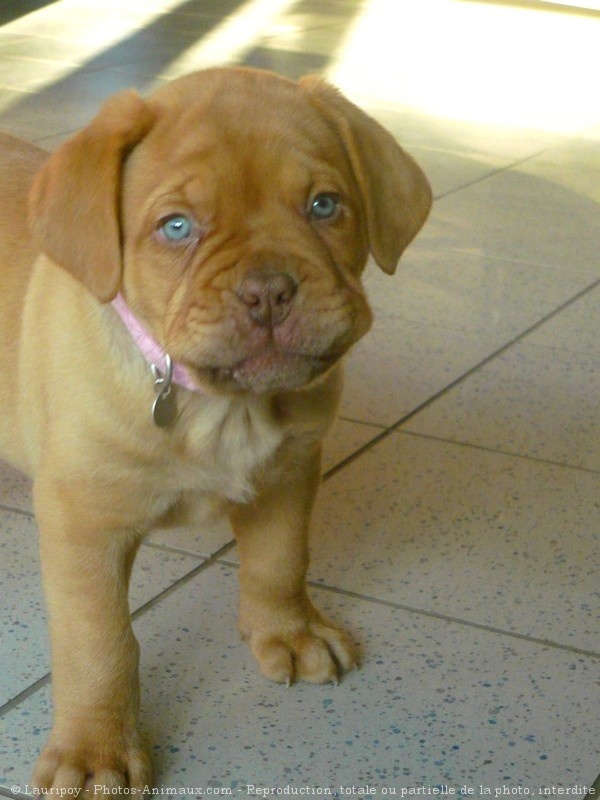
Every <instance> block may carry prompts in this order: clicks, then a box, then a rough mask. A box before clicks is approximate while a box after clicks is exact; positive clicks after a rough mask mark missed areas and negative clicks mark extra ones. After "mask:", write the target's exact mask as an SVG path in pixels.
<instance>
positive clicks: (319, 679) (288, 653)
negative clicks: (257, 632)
mask: <svg viewBox="0 0 600 800" xmlns="http://www.w3.org/2000/svg"><path fill="white" fill-rule="evenodd" d="M251 647H252V652H253V654H254V657H255V658H256V660H257V661H258V664H259V667H260V670H261V672H262V674H263V675H264V676H265V677H267V678H269V679H270V680H272V681H276V682H277V683H285V684H288V685H289V684H291V683H293V682H294V681H295V680H303V681H308V682H309V683H337V682H338V680H339V678H340V675H341V674H342V673H343V672H347V671H348V670H351V669H354V667H356V666H357V655H356V648H355V646H354V644H353V643H352V641H351V640H350V638H349V637H348V636H347V635H346V634H345V633H344V632H343V631H341V630H339V629H338V628H335V627H333V626H330V625H328V624H326V623H323V622H317V623H308V624H307V625H306V627H305V628H303V629H302V630H300V631H296V632H294V633H287V634H284V635H272V636H267V637H257V638H255V639H254V640H251Z"/></svg>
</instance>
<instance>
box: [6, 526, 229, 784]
mask: <svg viewBox="0 0 600 800" xmlns="http://www.w3.org/2000/svg"><path fill="white" fill-rule="evenodd" d="M234 544H235V542H234V541H232V542H227V544H225V545H223V547H221V548H220V549H219V550H217V551H216V553H214V554H213V555H212V556H211V557H210V558H207V559H206V560H205V561H202V563H201V564H198V565H197V566H196V567H194V568H193V569H192V570H190V571H189V572H188V573H186V574H185V575H184V576H183V577H181V578H179V580H177V581H175V582H174V583H172V584H171V585H170V586H167V588H166V589H163V591H162V592H159V593H158V594H157V595H156V596H155V597H152V598H150V600H148V601H147V602H146V603H144V604H143V605H141V606H140V607H139V608H137V609H136V610H135V611H133V612H132V613H131V620H132V622H133V620H135V619H137V618H138V617H139V616H141V615H142V614H144V613H145V612H146V611H148V610H149V609H150V608H153V607H154V606H155V605H156V604H157V603H159V602H160V601H161V600H163V599H164V598H166V597H168V596H169V595H170V594H172V593H173V592H174V591H176V590H177V589H178V588H179V587H181V586H184V585H185V584H186V583H188V582H189V581H190V580H192V579H193V578H195V577H196V575H199V574H200V573H201V572H204V570H206V569H208V568H209V567H211V566H212V565H213V564H215V563H216V562H217V559H219V558H220V557H222V556H224V555H225V554H226V553H228V552H229V550H231V549H232V548H233V545H234ZM186 555H191V554H190V553H186ZM196 557H198V556H197V555H196ZM50 678H51V673H50V672H47V673H46V674H45V675H43V676H42V677H41V678H39V679H38V680H37V681H35V683H32V684H31V686H28V687H27V688H26V689H23V691H22V692H19V694H17V695H16V696H15V697H12V698H11V699H10V700H9V701H8V702H6V703H5V704H4V705H3V706H0V717H2V716H3V715H4V714H6V713H7V712H8V711H12V709H13V708H15V706H17V705H19V704H20V703H22V702H23V701H24V700H27V699H28V698H29V697H30V696H31V695H33V694H35V693H36V692H37V691H38V690H39V689H42V688H43V687H44V686H46V685H47V684H48V683H49V682H50ZM9 796H11V795H9Z"/></svg>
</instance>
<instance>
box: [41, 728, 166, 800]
mask: <svg viewBox="0 0 600 800" xmlns="http://www.w3.org/2000/svg"><path fill="white" fill-rule="evenodd" d="M86 742H87V743H86ZM32 783H33V785H34V786H35V787H36V788H37V790H38V792H40V794H43V793H48V792H50V790H52V789H56V790H57V791H58V789H59V788H61V789H63V788H65V789H67V788H68V789H74V790H75V789H80V790H81V789H83V790H86V793H89V794H100V795H102V793H103V789H104V787H107V788H108V789H137V790H138V791H140V792H141V790H142V789H144V787H148V786H150V787H151V786H152V767H151V764H150V758H149V756H148V753H147V752H146V750H145V748H144V747H143V745H142V744H141V743H140V739H139V736H138V734H137V732H134V733H132V734H128V735H126V736H124V735H119V736H114V735H111V734H103V733H102V732H99V733H96V734H95V735H94V736H93V737H91V736H86V735H83V736H82V735H81V734H80V733H75V732H68V733H64V732H58V731H53V732H52V734H51V736H50V740H49V742H48V744H47V745H46V747H45V748H44V750H43V751H42V754H41V755H40V757H39V759H38V762H37V764H36V768H35V772H34V777H33V779H32ZM41 790H45V792H43V791H41Z"/></svg>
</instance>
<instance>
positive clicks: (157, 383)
mask: <svg viewBox="0 0 600 800" xmlns="http://www.w3.org/2000/svg"><path fill="white" fill-rule="evenodd" d="M151 369H152V375H153V377H154V389H155V391H156V399H155V400H154V403H153V404H152V419H153V420H154V424H155V425H156V426H157V427H158V428H168V427H169V426H170V425H172V424H173V422H175V419H176V417H177V401H176V398H175V390H174V388H173V386H172V379H173V363H172V361H171V357H170V356H169V354H168V353H167V354H166V355H165V374H164V375H162V374H161V372H160V371H159V369H158V367H157V366H156V364H152V365H151Z"/></svg>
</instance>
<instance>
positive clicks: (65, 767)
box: [33, 482, 151, 791]
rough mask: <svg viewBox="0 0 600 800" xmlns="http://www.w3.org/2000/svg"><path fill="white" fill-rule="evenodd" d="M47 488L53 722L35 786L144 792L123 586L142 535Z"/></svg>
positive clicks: (40, 504)
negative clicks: (138, 789)
mask: <svg viewBox="0 0 600 800" xmlns="http://www.w3.org/2000/svg"><path fill="white" fill-rule="evenodd" d="M73 488H74V487H73V486H69V487H65V486H64V485H63V486H60V485H56V484H54V483H50V482H44V483H40V484H38V485H37V486H36V489H35V500H36V515H37V519H38V524H39V527H40V544H41V555H42V573H43V579H44V588H45V593H46V602H47V606H48V612H49V617H50V637H51V645H52V691H53V701H54V726H53V729H52V733H51V735H50V740H49V742H48V744H47V746H46V748H45V749H44V751H43V752H42V755H41V756H40V758H39V760H38V763H37V766H36V770H35V776H34V778H33V783H34V785H35V786H37V787H40V788H43V789H44V790H50V791H51V790H53V789H55V790H58V788H59V787H60V788H69V789H80V788H83V787H84V786H85V785H86V783H87V784H101V785H103V786H107V787H109V788H133V787H144V786H145V785H146V784H148V783H150V781H151V770H150V762H149V759H148V756H147V754H146V750H145V748H144V747H143V745H142V743H141V740H140V736H139V733H138V722H137V715H138V706H139V681H138V656H139V647H138V643H137V641H136V639H135V637H134V634H133V631H132V629H131V622H130V614H129V605H128V600H127V590H128V584H129V576H130V573H131V568H132V565H133V560H134V557H135V554H136V551H137V548H138V546H139V543H140V536H139V535H138V534H135V533H134V532H133V531H131V530H126V529H119V527H118V522H120V520H118V511H117V509H118V508H119V505H118V504H116V505H113V509H114V511H113V515H114V518H112V519H111V516H113V515H111V513H110V512H109V511H104V512H102V513H99V512H97V511H94V509H93V508H91V507H90V502H89V499H90V498H89V496H86V495H85V494H82V493H81V492H78V491H73Z"/></svg>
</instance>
